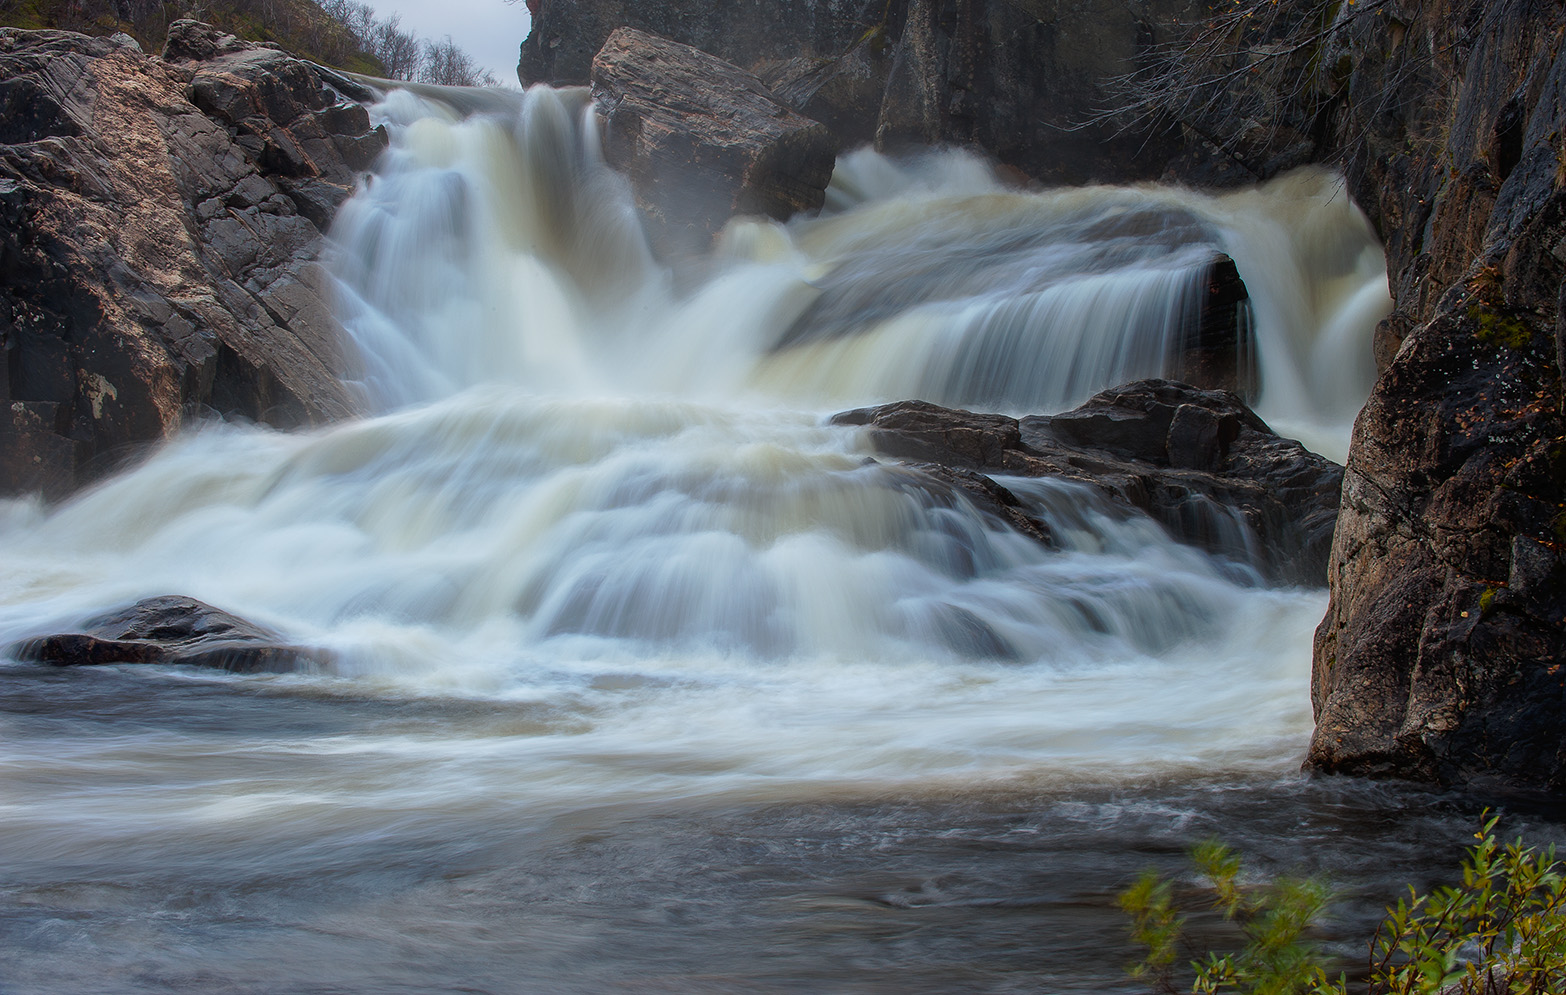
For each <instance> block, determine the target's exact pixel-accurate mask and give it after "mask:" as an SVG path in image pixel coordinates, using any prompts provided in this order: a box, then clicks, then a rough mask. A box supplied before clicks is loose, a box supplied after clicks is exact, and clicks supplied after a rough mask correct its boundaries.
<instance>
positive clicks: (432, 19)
mask: <svg viewBox="0 0 1566 995" xmlns="http://www.w3.org/2000/svg"><path fill="white" fill-rule="evenodd" d="M368 2H369V4H370V6H372V7H374V8H375V13H376V16H377V17H380V18H382V19H385V18H388V17H390V16H391V15H393V14H401V15H402V29H403V30H404V31H410V30H411V31H412V32H413V33H414V34H415V35H417V36H418V37H419V38H420V39H422V40H424V41H440V40H441V39H442V38H444V37H445V36H447V35H451V40H452V41H454V42H456V43H457V45H458V47H460V48H461V49H462V50H463V51H465V52H467V53H468V54H469V55H471V56H472V57H473V59H474V61H476V62H477V63H478V64H479V65H480V66H482V67H484V68H485V69H488V70H489V71H490V72H492V73H494V74H495V78H496V79H498V80H500V82H501V83H502V84H509V85H511V86H517V85H518V84H517V52H518V50H519V49H520V48H521V47H522V39H524V38H526V37H527V33H528V30H529V28H530V26H531V18H529V17H528V14H527V7H526V6H524V5H523V3H522V2H521V0H517V2H516V3H506V0H368Z"/></svg>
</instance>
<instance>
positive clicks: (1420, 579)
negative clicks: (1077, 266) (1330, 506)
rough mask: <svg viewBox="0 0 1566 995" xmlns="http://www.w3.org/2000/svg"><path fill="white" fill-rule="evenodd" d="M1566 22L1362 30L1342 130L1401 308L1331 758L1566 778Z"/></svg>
mask: <svg viewBox="0 0 1566 995" xmlns="http://www.w3.org/2000/svg"><path fill="white" fill-rule="evenodd" d="M1563 27H1566V14H1563V12H1562V9H1561V8H1560V6H1559V4H1550V3H1536V2H1533V0H1518V2H1512V3H1495V4H1480V3H1465V2H1435V3H1427V4H1424V5H1423V6H1422V7H1421V8H1419V9H1417V10H1409V11H1402V10H1399V9H1397V8H1396V7H1394V8H1389V9H1388V10H1387V11H1386V12H1385V13H1384V14H1382V15H1379V16H1378V17H1377V18H1375V19H1374V23H1373V24H1368V25H1366V26H1365V28H1364V32H1363V35H1362V36H1361V37H1360V38H1359V39H1358V43H1357V44H1356V46H1355V49H1354V52H1355V57H1356V59H1357V60H1358V62H1357V64H1356V67H1355V70H1354V75H1353V78H1352V80H1351V86H1352V87H1353V88H1354V92H1355V93H1356V94H1358V95H1359V96H1360V97H1361V98H1366V99H1368V98H1369V97H1370V96H1371V95H1375V97H1376V100H1375V101H1374V102H1373V103H1367V104H1365V105H1364V106H1365V107H1367V108H1370V109H1371V110H1372V111H1373V113H1365V114H1361V115H1359V116H1354V115H1352V114H1351V115H1350V116H1349V118H1348V119H1347V120H1346V122H1345V125H1344V126H1345V128H1346V129H1350V131H1349V133H1346V135H1345V138H1344V142H1345V144H1348V145H1350V147H1352V148H1355V149H1357V155H1358V159H1357V161H1356V162H1355V163H1354V164H1353V167H1354V168H1353V170H1352V175H1351V178H1352V179H1353V181H1354V182H1355V185H1356V190H1357V193H1358V196H1359V197H1360V198H1361V203H1362V204H1364V205H1366V207H1367V209H1368V211H1369V213H1370V214H1371V216H1372V219H1373V220H1374V221H1375V223H1376V224H1377V226H1378V228H1379V229H1380V231H1381V232H1382V234H1383V237H1384V238H1385V239H1386V242H1387V249H1388V263H1389V269H1390V272H1391V276H1392V286H1393V290H1394V296H1395V298H1396V302H1397V311H1396V312H1395V313H1394V315H1393V316H1392V318H1391V319H1389V320H1388V322H1386V323H1385V326H1384V328H1383V330H1382V331H1381V332H1379V333H1378V351H1379V353H1380V356H1381V358H1382V360H1383V361H1384V366H1385V369H1384V372H1383V374H1382V377H1381V379H1380V381H1379V383H1378V384H1377V385H1376V389H1375V392H1374V394H1373V395H1372V396H1371V399H1370V402H1369V403H1368V404H1367V405H1366V407H1365V409H1364V411H1363V412H1362V413H1361V415H1360V417H1359V420H1358V422H1357V423H1356V426H1355V431H1354V440H1353V445H1352V449H1351V450H1350V454H1349V463H1348V468H1347V479H1346V481H1345V487H1344V502H1343V511H1342V515H1341V517H1340V520H1339V527H1338V534H1337V537H1336V540H1335V542H1334V545H1333V553H1332V564H1331V581H1332V602H1331V605H1330V607H1329V608H1328V612H1327V617H1326V619H1325V620H1324V621H1323V622H1322V624H1321V627H1320V628H1319V629H1318V631H1317V633H1316V652H1315V675H1314V681H1313V686H1312V700H1313V702H1314V704H1315V708H1316V716H1317V730H1316V735H1315V738H1314V740H1313V741H1312V744H1311V752H1310V758H1309V763H1310V765H1312V766H1314V767H1316V768H1319V769H1323V770H1332V771H1343V772H1349V773H1356V774H1368V775H1385V776H1397V777H1411V778H1418V779H1423V780H1434V781H1439V782H1446V783H1457V782H1464V781H1473V780H1490V781H1499V782H1502V783H1505V784H1507V785H1509V786H1511V787H1514V788H1522V789H1534V790H1544V791H1548V792H1551V793H1554V794H1557V795H1558V794H1560V793H1562V792H1566V719H1563V717H1566V669H1563V668H1566V415H1563V410H1566V405H1563V392H1562V373H1563V362H1562V350H1561V342H1562V328H1563V327H1566V322H1563V304H1566V294H1563V292H1562V287H1563V282H1562V281H1563V279H1566V248H1562V247H1563V246H1566V191H1563V189H1562V186H1563V176H1562V172H1561V167H1560V161H1561V155H1562V152H1561V145H1560V134H1561V131H1562V128H1563V125H1566V53H1563V52H1562V51H1561V38H1562V29H1563ZM1387 38H1396V39H1398V40H1399V41H1400V44H1398V45H1395V46H1393V47H1392V48H1391V50H1390V53H1389V52H1388V49H1387V46H1386V44H1385V42H1386V39H1387Z"/></svg>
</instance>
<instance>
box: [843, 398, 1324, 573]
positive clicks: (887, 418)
mask: <svg viewBox="0 0 1566 995" xmlns="http://www.w3.org/2000/svg"><path fill="white" fill-rule="evenodd" d="M833 422H834V423H835V424H841V425H863V426H865V427H867V428H868V429H869V431H870V441H871V444H872V445H873V446H874V447H875V448H876V449H877V450H879V451H880V452H882V453H884V454H886V455H888V456H892V457H897V458H901V459H905V460H911V461H917V463H918V464H935V465H938V466H940V467H943V468H947V469H948V472H958V471H966V472H970V473H978V474H981V475H983V474H1008V475H1015V476H1026V477H1056V478H1061V479H1066V480H1072V481H1076V482H1079V483H1083V484H1087V485H1089V486H1091V487H1093V488H1094V489H1095V490H1097V491H1098V492H1099V493H1101V494H1102V495H1104V497H1105V498H1107V499H1108V500H1109V501H1111V502H1112V503H1114V504H1116V505H1118V506H1119V507H1121V508H1124V509H1126V511H1127V512H1132V511H1135V512H1141V513H1144V514H1147V515H1150V516H1152V517H1153V518H1154V519H1155V520H1157V521H1158V522H1159V523H1160V524H1162V525H1163V526H1164V527H1165V528H1166V529H1168V530H1169V532H1170V533H1171V534H1172V535H1173V536H1174V537H1175V538H1176V539H1179V540H1181V541H1183V542H1188V543H1192V544H1194V545H1197V546H1201V547H1203V548H1205V549H1207V550H1209V551H1210V552H1214V553H1218V554H1221V555H1225V556H1228V557H1231V558H1233V559H1236V560H1239V561H1241V562H1245V563H1249V564H1250V565H1252V566H1254V567H1255V568H1256V569H1257V570H1258V571H1260V572H1261V573H1262V575H1263V576H1264V577H1266V578H1268V579H1269V580H1272V581H1275V582H1279V583H1286V584H1305V585H1319V584H1321V583H1323V582H1324V580H1325V577H1326V563H1327V553H1328V549H1329V547H1330V545H1331V541H1332V529H1333V522H1334V520H1335V518H1336V515H1337V506H1338V493H1339V489H1340V485H1341V481H1342V468H1341V467H1339V466H1337V465H1336V464H1334V463H1332V462H1330V461H1329V460H1326V459H1323V458H1322V457H1320V456H1317V455H1315V454H1314V453H1311V452H1309V451H1307V450H1306V449H1305V448H1304V447H1303V446H1301V445H1300V444H1299V443H1297V442H1293V441H1291V440H1288V439H1282V438H1279V437H1278V436H1277V435H1275V434H1273V432H1272V431H1271V430H1270V429H1268V428H1267V426H1266V424H1265V423H1264V422H1262V421H1261V419H1259V418H1257V417H1256V415H1255V414H1254V413H1252V412H1251V410H1250V409H1249V408H1247V407H1246V406H1245V405H1244V403H1243V402H1242V401H1241V400H1240V399H1239V398H1238V397H1236V396H1234V395H1233V394H1231V393H1228V392H1225V391H1204V390H1198V389H1197V388H1194V387H1191V386H1189V385H1186V384H1180V383H1174V382H1171V381H1164V380H1141V381H1137V382H1135V383H1131V384H1126V385H1125V386H1123V387H1116V388H1113V389H1111V390H1107V391H1104V392H1102V393H1100V394H1098V395H1096V396H1095V397H1093V398H1092V399H1091V400H1089V401H1088V402H1087V403H1086V404H1083V405H1082V406H1081V407H1079V408H1076V409H1075V410H1073V411H1068V412H1065V413H1063V414H1059V415H1054V416H1043V415H1034V416H1030V417H1027V418H1023V419H1021V420H1020V421H1019V420H1018V419H1015V418H1010V417H1007V416H1005V415H989V414H975V413H973V412H968V411H957V410H953V409H950V408H942V407H939V406H937V405H934V404H929V403H927V402H924V401H901V402H898V403H895V404H889V405H883V406H881V407H877V408H863V409H859V410H856V411H848V412H844V413H842V414H839V415H837V416H835V417H834V419H833ZM1008 493H1009V492H1008Z"/></svg>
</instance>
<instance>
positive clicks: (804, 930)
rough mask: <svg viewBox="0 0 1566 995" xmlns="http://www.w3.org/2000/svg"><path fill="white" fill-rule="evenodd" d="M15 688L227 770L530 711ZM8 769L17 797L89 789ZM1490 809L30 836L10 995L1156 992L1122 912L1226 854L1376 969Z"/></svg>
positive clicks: (113, 674) (724, 819) (1077, 786)
mask: <svg viewBox="0 0 1566 995" xmlns="http://www.w3.org/2000/svg"><path fill="white" fill-rule="evenodd" d="M0 692H3V694H0V702H3V705H0V707H3V713H0V714H3V716H4V728H5V730H6V734H7V740H8V741H9V742H11V743H13V744H17V743H20V742H23V741H27V740H44V741H56V742H63V741H72V742H75V743H77V744H80V745H84V746H87V747H88V748H89V749H90V748H91V747H92V746H93V745H94V744H99V745H102V746H103V747H105V748H106V749H108V748H112V747H113V745H114V743H115V741H116V740H124V739H125V738H127V737H130V738H137V739H143V740H145V739H148V738H149V733H152V732H156V733H157V734H158V735H160V736H170V737H174V738H179V737H185V736H199V737H201V738H202V741H203V742H205V743H207V744H208V746H207V747H206V749H207V750H208V756H207V757H206V761H207V762H208V763H209V764H210V767H211V771H210V775H211V776H212V777H214V778H221V777H223V776H224V775H225V771H226V770H227V768H228V767H229V766H230V765H232V764H234V763H236V762H242V759H243V755H244V750H245V744H247V743H250V742H254V741H255V740H257V739H258V738H262V737H276V736H284V737H287V736H292V735H308V736H311V737H325V739H326V740H327V741H329V740H330V739H331V738H332V737H337V736H371V735H379V734H387V733H396V734H401V733H405V732H407V731H409V730H412V729H420V728H423V729H437V730H438V729H443V728H450V729H456V728H464V727H468V726H471V725H472V724H474V723H484V722H491V721H496V720H506V719H508V718H513V719H514V718H515V716H509V717H508V716H507V715H506V713H507V712H510V711H514V709H513V708H511V707H509V706H500V705H494V704H482V703H472V702H450V701H448V702H432V701H419V700H365V699H359V700H355V699H353V698H352V697H350V696H345V695H344V694H342V693H341V692H340V691H334V692H330V693H325V694H323V693H321V691H320V689H319V688H316V689H310V688H303V689H301V688H292V689H275V688H269V689H258V688H256V687H255V686H253V685H245V684H243V683H239V682H231V681H200V680H194V681H193V680H189V679H182V678H180V677H178V676H173V677H170V676H166V675H157V674H133V673H125V672H117V671H113V670H108V671H102V672H97V673H73V674H63V673H58V672H50V671H44V670H40V669H33V668H26V667H15V668H11V669H9V670H6V671H5V672H4V674H3V677H0ZM228 746H231V747H232V748H233V750H235V751H237V757H236V755H234V754H231V753H230V750H229V749H228V748H227V747H228ZM188 762H190V763H195V764H198V765H199V764H201V763H202V760H201V759H200V758H199V757H198V758H192V759H190V760H189V761H188ZM301 762H302V763H307V762H308V759H307V758H302V760H301ZM5 773H6V778H5V782H6V793H7V795H9V796H11V797H12V798H16V797H17V794H16V793H18V792H21V793H25V792H27V791H28V790H29V788H30V787H33V788H38V789H39V790H51V791H58V790H61V789H62V787H67V788H68V786H61V785H58V784H53V785H35V784H34V785H30V784H29V781H28V778H27V776H26V774H25V772H19V771H17V770H15V769H14V768H12V769H8V770H6V772H5ZM123 776H124V777H125V779H126V780H127V781H131V780H134V779H135V778H136V777H137V775H136V774H135V773H133V772H125V773H124V774H123ZM519 776H520V774H519ZM95 790H96V789H95ZM344 804H345V807H347V806H350V805H351V804H352V803H351V802H345V803H344ZM1480 804H1481V802H1479V801H1478V800H1476V799H1472V798H1463V797H1457V796H1451V795H1437V794H1430V793H1427V792H1423V791H1420V790H1416V789H1412V788H1404V787H1397V786H1385V785H1371V784H1367V783H1363V782H1358V781H1354V780H1349V779H1340V778H1314V779H1313V778H1306V777H1302V776H1298V775H1294V774H1291V773H1288V772H1283V773H1281V774H1276V773H1275V774H1267V775H1260V776H1258V775H1257V774H1254V773H1252V774H1249V775H1247V774H1231V775H1225V774H1224V772H1222V771H1214V772H1213V773H1212V774H1211V775H1209V776H1206V777H1190V776H1183V777H1145V778H1144V777H1136V776H1131V777H1127V778H1124V779H1120V780H1118V781H1117V783H1113V784H1094V783H1090V782H1084V781H1080V780H1079V781H1077V782H1075V783H1071V784H1069V785H1060V784H1053V785H1050V784H1039V785H1035V786H1032V787H1030V786H1028V785H1026V784H1017V783H1010V784H1003V785H991V786H982V785H975V786H973V787H972V788H971V789H969V790H965V791H964V790H958V791H950V790H947V791H944V792H941V793H938V794H937V793H930V794H924V793H921V792H919V791H917V790H913V791H909V790H904V791H901V792H898V793H893V794H888V795H886V796H884V797H852V796H844V797H829V798H817V799H812V800H809V801H799V802H794V803H784V802H757V803H750V804H746V803H736V802H733V801H728V802H721V803H713V802H711V801H710V800H709V801H702V800H691V801H689V802H685V803H682V802H681V801H679V800H677V799H675V800H668V799H666V800H663V801H660V802H657V803H651V804H641V805H617V804H612V803H611V804H604V805H597V806H589V807H583V808H580V809H576V810H569V811H553V812H550V813H547V815H542V816H541V814H540V813H537V812H532V813H529V812H523V811H518V810H516V809H515V808H514V807H512V806H509V805H507V804H505V803H501V804H497V805H495V806H488V805H486V804H485V801H484V799H483V798H475V799H472V804H471V805H470V806H469V807H468V808H467V809H465V810H464V811H463V812H461V813H459V814H455V815H452V816H450V817H442V816H441V815H440V814H439V813H430V812H405V813H400V814H399V813H396V812H381V813H378V817H377V818H374V819H371V820H368V821H365V820H359V819H355V818H353V817H352V813H350V812H344V813H335V814H329V815H326V816H324V817H320V818H317V819H316V820H314V822H313V823H312V826H311V827H310V830H309V831H306V832H299V833H282V834H279V833H276V832H271V833H268V834H267V835H257V836H256V837H254V838H246V836H245V834H244V831H243V827H242V826H241V827H240V828H238V829H237V830H230V831H229V832H227V833H225V834H202V833H192V832H189V831H186V830H183V829H171V830H170V831H167V832H160V831H159V830H158V829H157V828H156V827H155V826H154V827H146V828H143V829H141V830H140V831H138V832H135V833H132V834H126V835H123V836H117V835H115V834H114V833H112V832H111V833H108V834H106V835H104V836H103V837H102V838H101V840H100V842H99V843H97V844H96V845H93V846H85V847H84V846H83V844H82V842H81V840H79V839H78V840H75V841H73V842H72V843H71V844H70V845H62V846H60V847H59V848H58V849H57V850H54V849H51V847H50V845H49V844H48V842H47V841H40V839H38V838H37V837H35V836H33V835H31V834H30V833H26V832H24V833H22V834H20V835H18V834H16V833H8V834H6V836H5V837H3V838H0V867H3V868H4V871H3V875H0V880H3V885H0V888H3V890H0V951H3V952H4V954H3V956H4V960H3V975H0V977H3V979H4V981H3V985H0V988H3V990H4V991H7V992H14V993H18V995H20V993H33V992H39V993H42V992H51V993H63V992H73V993H96V992H103V993H110V992H164V991H173V992H219V991H221V992H242V993H251V992H255V993H263V992H265V993H273V992H301V993H305V992H309V993H328V992H366V993H368V992H434V991H440V992H496V993H533V992H538V993H555V992H561V993H576V992H582V993H588V992H663V991H667V992H885V993H903V992H909V993H912V992H920V993H922V992H929V993H936V992H1118V991H1124V992H1133V991H1138V990H1139V988H1138V986H1137V985H1136V984H1135V983H1133V982H1131V981H1129V980H1128V979H1127V978H1126V977H1125V976H1124V974H1123V972H1122V966H1123V965H1124V964H1125V963H1127V962H1128V961H1129V960H1131V959H1132V957H1133V951H1132V950H1131V949H1130V948H1129V947H1128V945H1127V944H1126V942H1125V940H1124V936H1125V921H1124V916H1123V915H1122V913H1121V912H1120V911H1119V910H1118V908H1117V907H1116V905H1115V896H1116V893H1117V891H1118V890H1119V889H1120V888H1122V887H1124V886H1125V885H1126V884H1127V883H1128V881H1129V880H1130V879H1131V878H1133V877H1134V876H1135V875H1136V874H1137V873H1138V872H1139V871H1140V870H1141V869H1142V868H1144V867H1148V866H1154V867H1160V868H1164V869H1166V870H1168V871H1170V872H1173V873H1179V872H1180V870H1181V868H1182V867H1183V866H1184V863H1183V853H1184V852H1185V851H1186V849H1187V848H1188V847H1189V846H1191V845H1192V844H1193V843H1194V842H1196V841H1198V840H1201V839H1204V838H1207V837H1212V836H1217V837H1220V838H1222V839H1224V840H1226V841H1228V842H1230V843H1231V844H1233V845H1234V846H1236V847H1237V848H1239V849H1240V850H1242V851H1243V852H1245V853H1246V854H1247V855H1248V856H1249V857H1250V858H1252V864H1253V869H1254V872H1255V874H1256V875H1257V878H1258V880H1264V879H1265V878H1266V877H1269V876H1271V875H1275V874H1278V873H1311V874H1322V875H1325V876H1326V877H1327V878H1328V879H1330V880H1331V881H1332V882H1333V885H1334V887H1335V889H1336V891H1337V895H1338V900H1337V902H1336V903H1335V905H1334V906H1333V912H1332V922H1331V923H1330V925H1329V927H1328V934H1329V938H1330V939H1332V940H1333V941H1334V942H1335V943H1336V944H1337V949H1338V950H1339V951H1340V952H1342V953H1343V954H1344V955H1345V956H1348V957H1357V956H1358V955H1359V950H1360V946H1361V942H1362V941H1361V937H1362V936H1364V935H1365V934H1367V932H1368V926H1367V924H1368V923H1369V922H1370V921H1372V919H1373V917H1374V916H1375V914H1376V913H1377V912H1378V910H1379V909H1380V907H1381V906H1382V905H1383V904H1384V903H1385V902H1388V901H1390V900H1392V899H1393V898H1394V897H1396V895H1397V894H1398V892H1399V889H1400V888H1401V887H1402V886H1403V884H1404V883H1407V882H1412V883H1415V884H1416V885H1419V886H1421V887H1424V886H1426V885H1428V884H1430V883H1432V882H1433V881H1436V880H1439V879H1440V878H1441V876H1442V875H1443V874H1445V873H1448V872H1449V871H1450V869H1453V868H1455V866H1456V863H1457V859H1458V857H1459V855H1460V851H1461V849H1462V847H1463V846H1464V845H1466V844H1467V843H1468V842H1469V840H1468V835H1469V833H1470V832H1471V830H1472V827H1473V826H1474V825H1475V823H1476V821H1477V815H1478V813H1477V809H1478V807H1479V806H1480ZM1508 825H1510V826H1511V827H1512V828H1513V829H1524V830H1526V831H1527V832H1528V833H1529V835H1530V838H1531V839H1533V840H1537V841H1540V842H1542V841H1544V840H1546V839H1549V838H1552V837H1553V838H1558V837H1559V836H1560V828H1561V827H1560V826H1559V825H1558V824H1554V823H1549V822H1542V821H1539V820H1537V819H1535V820H1533V821H1531V822H1527V821H1523V820H1521V819H1517V818H1514V819H1512V820H1510V821H1509V823H1508ZM19 844H20V845H19ZM1209 935H1210V934H1209Z"/></svg>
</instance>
